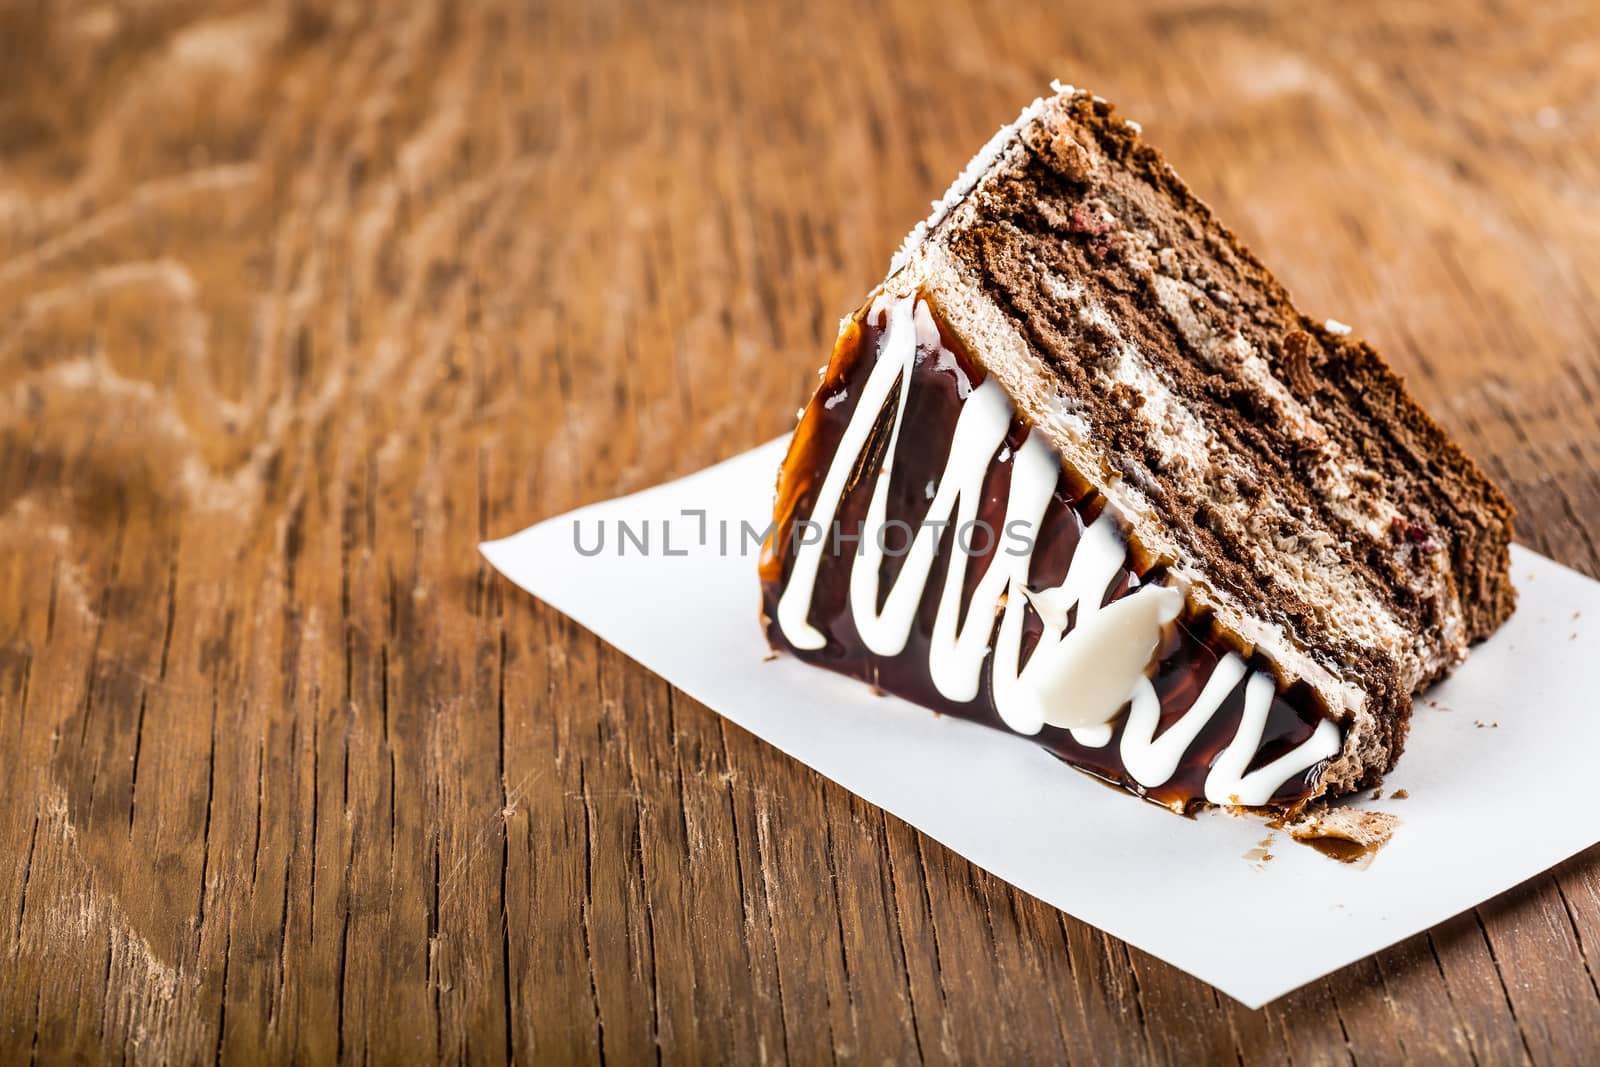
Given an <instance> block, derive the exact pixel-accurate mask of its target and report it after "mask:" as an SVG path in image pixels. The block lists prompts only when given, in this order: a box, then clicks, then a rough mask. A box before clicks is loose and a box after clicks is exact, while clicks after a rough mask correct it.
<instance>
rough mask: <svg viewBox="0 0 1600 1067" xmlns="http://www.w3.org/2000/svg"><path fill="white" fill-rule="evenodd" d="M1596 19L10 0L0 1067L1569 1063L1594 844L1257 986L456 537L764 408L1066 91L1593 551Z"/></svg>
mask: <svg viewBox="0 0 1600 1067" xmlns="http://www.w3.org/2000/svg"><path fill="white" fill-rule="evenodd" d="M1596 40H1600V12H1597V10H1596V9H1595V8H1594V6H1593V5H1590V4H1583V3H1542V4H1529V5H1519V6H1518V8H1517V9H1516V10H1511V9H1508V8H1506V7H1504V6H1502V5H1500V4H1496V3H1491V2H1472V3H1468V2H1462V3H1457V4H1449V5H1434V4H1425V3H1420V2H1415V0H1403V2H1392V3H1379V2H1375V0H1372V2H1367V0H1363V2H1358V3H1344V4H1338V5H1332V4H1329V5H1278V4H1272V3H1270V2H1268V0H1238V2H1227V3H1214V2H1204V0H1165V2H1157V3H1137V4H1135V3H1115V4H1094V5H1087V4H1083V5H1079V4H1052V5H1042V6H1038V7H1031V8H1028V9H1025V10H1016V11H1013V12H1010V13H1008V14H1007V15H1006V16H1005V17H994V16H991V15H990V14H988V13H986V12H985V11H984V10H982V9H980V8H979V7H977V6H975V5H970V4H969V5H963V4H956V5H953V6H949V7H940V8H939V9H938V10H932V9H930V8H929V7H927V6H926V5H923V4H917V3H911V2H909V0H891V2H889V3H886V4H885V5H884V6H883V7H881V8H879V9H874V10H871V11H862V10H858V9H857V7H856V5H852V4H845V3H836V2H819V3H814V4H808V5H792V6H786V7H780V6H778V5H744V4H735V3H716V4H713V3H708V4H704V5H691V4H686V3H659V4H635V5H629V4H622V3H611V2H596V3H584V4H579V3H571V4H552V3H543V2H540V0H535V2H534V3H531V4H529V3H525V2H519V3H511V2H496V0H475V2H473V3H453V2H450V0H417V2H414V3H406V4H389V3H376V2H374V3H371V4H361V3H354V2H349V3H342V4H328V5H322V4H311V3H303V4H287V5H282V4H273V3H256V4H200V3H189V2H182V0H148V2H144V3H139V4H132V3H128V4H105V3H87V2H78V0H0V768H3V770H0V856H3V857H4V862H3V863H0V1060H3V1061H5V1062H24V1061H30V1060H33V1059H38V1060H41V1061H46V1062H49V1061H58V1060H66V1059H72V1058H75V1057H81V1058H83V1059H87V1060H90V1061H114V1060H122V1059H128V1060H133V1061H136V1062H160V1061H170V1062H182V1063H190V1062H196V1061H207V1060H226V1061H230V1062H232V1061H239V1060H255V1059H258V1058H262V1057H264V1056H270V1057H274V1058H282V1057H286V1056H290V1055H293V1056H297V1057H298V1058H300V1059H303V1060H309V1061H325V1060H330V1059H333V1058H336V1057H337V1058H341V1059H345V1060H349V1061H352V1062H356V1061H367V1060H372V1061H377V1062H392V1061H399V1060H405V1061H414V1060H416V1059H419V1058H424V1057H432V1056H437V1057H440V1058H444V1059H450V1060H471V1061H476V1062H500V1061H506V1060H513V1059H514V1060H517V1061H522V1062H561V1061H598V1060H605V1061H608V1062H611V1063H618V1062H629V1063H631V1062H638V1061H644V1062H650V1061H652V1060H657V1061H672V1062H680V1061H695V1060H707V1059H709V1060H723V1061H730V1062H757V1061H759V1062H769V1061H770V1062H796V1063H812V1062H817V1061H826V1060H831V1059H837V1060H841V1061H850V1062H882V1061H885V1060H892V1061H896V1062H916V1061H928V1062H939V1063H943V1062H951V1061H966V1062H980V1063H991V1062H994V1063H999V1062H1023V1061H1037V1060H1046V1059H1050V1060H1066V1061H1070V1062H1074V1063H1099V1062H1124V1061H1141V1060H1144V1061H1153V1062H1179V1063H1188V1062H1195V1061H1210V1060H1223V1061H1248V1062H1254V1061H1257V1060H1279V1059H1292V1060H1293V1061H1294V1062H1296V1063H1342V1062H1347V1061H1358V1062H1385V1061H1392V1060H1412V1061H1416V1060H1434V1059H1449V1060H1455V1061H1460V1060H1471V1061H1475V1062H1480V1063H1502V1062H1514V1061H1519V1060H1531V1061H1534V1062H1539V1063H1558V1062H1568V1061H1574V1060H1577V1061H1582V1060H1584V1059H1590V1060H1592V1058H1593V1052H1594V1046H1595V1045H1596V1044H1597V1043H1600V992H1597V986H1596V974H1595V971H1594V967H1595V964H1596V962H1597V961H1595V960H1594V959H1593V958H1592V957H1594V955H1595V953H1596V952H1600V852H1595V851H1591V852H1589V853H1586V854H1584V855H1582V856H1579V857H1577V858H1575V859H1573V860H1571V861H1569V862H1568V863H1566V864H1563V865H1562V866H1561V867H1559V868H1557V869H1556V870H1555V871H1553V872H1551V873H1548V874H1546V875H1543V876H1540V877H1539V878H1536V879H1533V880H1532V881H1531V882H1529V883H1528V884H1526V885H1524V886H1522V887H1520V888H1518V889H1516V890H1515V891H1513V892H1511V893H1509V894H1507V895H1506V896H1504V897H1503V898H1500V899H1498V900H1495V901H1493V902H1491V903H1489V904H1487V905H1485V906H1483V907H1481V908H1478V909H1476V911H1475V912H1473V913H1471V914H1468V915H1464V916H1461V917H1458V918H1456V919H1454V920H1452V921H1450V922H1447V923H1445V924H1443V925H1442V926H1440V927H1439V928H1437V929H1435V930H1433V931H1431V932H1429V933H1427V934H1424V935H1421V936H1419V937H1415V938H1412V939H1411V940H1409V941H1407V942H1405V943H1403V944H1401V945H1398V946H1396V947H1395V948H1393V949H1391V950H1389V951H1387V952H1384V953H1382V954H1380V955H1379V956H1377V957H1376V958H1373V959H1369V960H1366V961H1363V962H1361V963H1359V964H1356V965H1354V966H1352V967H1350V968H1348V969H1346V970H1345V971H1343V972H1340V973H1338V974H1336V975H1334V976H1332V977H1330V978H1328V979H1326V980H1324V981H1319V982H1316V983H1314V984H1312V985H1311V986H1309V987H1307V988H1305V989H1303V990H1301V991H1299V992H1297V993H1295V994H1293V995H1291V996H1289V997H1287V998H1285V999H1284V1000H1282V1001H1280V1002H1278V1003H1276V1004H1274V1005H1272V1006H1269V1007H1268V1008H1266V1009H1265V1010H1262V1011H1247V1010H1245V1009H1243V1008H1242V1007H1240V1006H1239V1005H1237V1004H1235V1003H1233V1002H1231V1001H1229V1000H1228V999H1226V998H1224V997H1221V996H1219V995H1218V994H1216V993H1215V992H1213V991H1212V990H1211V989H1210V988H1209V987H1208V986H1206V985H1204V984H1203V983H1200V982H1198V981H1196V980H1194V979H1192V978H1189V977H1187V976H1186V975H1183V974H1181V973H1179V972H1177V971H1175V970H1173V969H1172V968H1171V967H1168V966H1166V965H1165V964H1163V963H1161V962H1159V961H1157V960H1155V959H1152V958H1150V957H1148V956H1146V955H1144V954H1143V953H1141V952H1139V951H1137V950H1134V949H1130V948H1128V947H1127V946H1125V945H1123V944H1122V943H1120V942H1118V941H1116V940H1114V939H1111V938H1108V937H1105V936H1103V935H1101V934H1099V933H1098V932H1096V931H1094V930H1092V929H1090V928H1088V927H1086V926H1084V925H1082V924H1080V923H1078V922H1076V921H1074V920H1073V919H1071V918H1068V917H1066V916H1063V915H1061V914H1059V913H1057V912H1056V911H1054V910H1052V909H1050V908H1047V907H1045V906H1043V905H1041V904H1039V903H1038V902H1037V901H1034V900H1032V899H1030V898H1028V897H1025V896H1023V895H1021V894H1019V893H1017V892H1016V891H1015V890H1013V889H1011V888H1010V887H1008V886H1007V885H1005V884H1004V883H1002V882H1000V881H998V880H996V879H994V878H992V877H990V876H988V875H987V874H985V873H984V872H982V871H979V870H977V869H975V868H973V867H972V866H970V865H969V864H967V863H966V862H964V861H963V860H961V859H959V858H958V857H955V856H953V855H951V854H950V853H948V852H946V851H945V850H944V849H943V848H942V847H940V846H939V845H937V844H936V843H934V842H932V841H929V840H927V839H926V838H924V837H923V836H922V835H920V834H918V833H917V832H915V831H913V830H911V829H909V828H908V827H906V826H905V825H904V824H902V823H900V822H898V821H896V820H894V819H892V818H888V817H886V816H885V815H884V814H883V813H882V812H880V811H878V810H877V809H875V808H872V807H870V806H868V805H866V804H864V803H862V802H861V801H859V800H857V799H856V798H854V797H852V796H850V795H849V794H847V793H845V792H843V791H841V790H840V789H838V788H836V787H834V786H833V785H831V784H829V783H828V782H826V781H823V780H822V779H820V778H819V777H818V776H817V775H815V774H813V773H812V772H810V771H809V770H807V769H806V768H804V767H802V766H799V765H797V764H795V763H793V762H792V761H790V760H788V759H787V758H785V757H783V756H781V755H779V754H778V753H776V752H774V751H773V750H771V749H769V748H767V747H765V746H764V745H762V744H760V743H758V742H756V741H755V740H754V739H753V738H751V737H750V736H748V735H746V734H745V733H743V732H741V731H740V730H738V729H737V728H735V727H732V726H729V725H727V724H726V723H725V722H723V721H722V720H721V719H720V718H719V717H718V716H716V715H714V714H712V713H710V712H709V711H708V710H707V709H705V708H704V707H702V706H700V705H698V704H696V703H695V702H694V701H692V700H690V699H688V698H687V697H685V696H684V695H683V694H681V693H678V692H675V691H674V690H673V689H672V688H671V687H669V686H668V685H666V684H665V683H663V682H662V681H661V680H660V679H658V678H656V677H654V676H652V675H650V674H648V673H647V672H645V671H643V670H642V669H640V668H638V667H637V666H635V665H633V664H632V663H630V662H629V661H628V660H626V659H625V658H624V657H622V656H621V655H619V654H618V653H617V652H615V651H614V650H613V649H611V648H609V647H607V646H605V645H604V644H602V643H601V642H599V641H597V640H596V639H595V638H594V637H593V636H591V635H589V634H588V633H586V632H584V631H583V630H581V629H580V628H578V627H577V626H575V625H574V624H573V623H571V622H570V621H568V620H566V619H565V618H563V617H561V616H560V615H558V614H557V613H555V612H553V611H551V610H550V609H548V608H546V607H544V606H543V605H541V604H538V603H535V602H533V601H531V600H530V599H528V598H525V597H523V596H521V595H518V594H516V593H515V592H514V591H513V590H511V589H510V588H509V587H508V586H507V585H506V583H504V582H502V581H500V580H498V579H497V578H495V577H494V576H492V575H491V574H490V573H489V572H488V571H487V570H486V569H485V567H484V566H483V565H482V564H481V563H480V562H479V561H478V559H477V556H476V554H475V551H474V545H475V543H476V542H477V541H478V540H479V539H480V538H482V537H484V536H486V535H499V534H504V533H507V532H510V531H512V530H514V529H517V528H520V527H521V526H524V525H526V524H529V523H531V522H533V521H535V520H537V519H540V518H543V517H546V516H549V515H553V514H556V513H558V512H560V511H562V510H565V509H567V508H571V507H573V506H576V505H579V504H583V503H585V502H589V501H593V500H596V499H600V498H603V497H606V496H610V495H612V494H615V493H617V492H619V491H624V490H631V489H637V488H641V487H643V486H646V485H649V484H651V483H654V482H657V481H660V480H663V479H666V478H669V477H671V476H674V475H678V474H683V473H686V472H688V471H690V470H693V469H695V468H697V467H699V466H701V465H704V464H706V463H708V462H710V461H712V460H715V459H718V458H721V457H724V456H727V455H730V454H732V453H734V452H736V451H738V450H741V449H743V448H746V447H749V446H751V445H754V444H756V443H758V442H761V441H763V440H766V439H768V438H770V437H772V436H774V435H776V434H778V433H780V432H782V431H783V430H785V429H786V428H787V427H788V426H789V425H790V424H791V423H792V412H793V411H794V408H795V406H796V405H797V403H798V402H800V401H801V400H802V399H803V398H804V396H805V393H806V390H807V389H808V387H809V383H810V382H811V381H812V375H813V372H814V369H815V367H816V366H817V364H818V363H819V362H820V361H821V359H822V358H823V356H824V355H825V353H826V351H827V349H828V346H829V343H830V341H831V338H832V335H833V331H834V328H835V323H836V322H837V319H838V316H839V315H840V314H842V313H844V312H846V311H848V310H849V309H850V308H852V307H853V306H854V303H855V301H856V299H857V298H858V297H859V296H860V294H861V293H863V292H865V291H866V290H867V288H868V287H869V286H870V285H871V284H873V283H874V282H875V281H876V280H877V279H878V278H879V277H880V276H881V274H882V271H883V268H884V266H885V264H886V262H887V259H888V254H889V252H890V250H891V249H892V248H893V247H894V246H895V245H896V243H897V242H898V240H899V238H900V236H901V235H902V234H903V232H904V231H905V230H906V229H908V228H909V227H910V225H911V224H912V223H913V222H914V221H915V220H916V219H917V218H919V217H920V216H921V215H922V214H923V212H924V210H925V207H926V203H927V201H928V200H929V199H931V198H933V197H934V196H936V195H938V193H939V192H940V191H941V190H942V189H943V187H944V185H945V183H946V181H947V180H948V179H949V177H950V176H951V175H953V174H954V173H955V172H956V171H957V170H958V169H959V168H960V167H961V165H962V164H963V163H964V162H965V160H966V158H967V156H968V155H969V154H970V153H971V152H972V151H973V150H974V149H976V147H977V146H978V145H980V144H981V143H983V141H984V140H985V139H986V138H987V136H988V135H989V133H990V132H991V131H992V130H993V128H994V127H996V126H997V125H998V124H999V123H1000V122H1002V121H1005V120H1007V119H1009V118H1010V117H1011V116H1012V115H1013V114H1015V112H1016V110H1017V108H1018V107H1019V106H1020V105H1021V104H1022V103H1023V102H1024V101H1026V100H1028V99H1031V98H1032V97H1033V96H1034V95H1036V94H1037V93H1038V92H1039V91H1040V90H1041V88H1042V87H1043V86H1044V85H1045V83H1046V82H1047V81H1048V80H1049V79H1050V78H1051V77H1054V76H1060V77H1062V78H1064V79H1066V80H1070V81H1073V82H1076V83H1077V84H1080V85H1087V86H1090V87H1092V88H1094V89H1095V90H1096V91H1098V92H1100V93H1102V94H1104V95H1106V96H1107V97H1109V98H1111V99H1113V100H1115V101H1117V102H1118V103H1119V104H1120V106H1121V108H1122V110H1123V112H1124V113H1125V114H1127V115H1129V116H1131V117H1134V118H1137V119H1139V120H1141V121H1142V122H1143V123H1144V126H1145V130H1146V132H1147V135H1148V136H1149V137H1150V138H1151V139H1152V140H1153V141H1155V142H1156V143H1158V144H1160V145H1161V146H1163V148H1164V149H1165V150H1166V151H1167V153H1168V155H1169V156H1170V157H1171V158H1172V160H1173V161H1174V162H1175V164H1176V165H1177V167H1178V168H1179V170H1180V171H1181V172H1182V173H1183V174H1184V175H1185V176H1186V177H1187V178H1188V179H1189V180H1190V182H1191V183H1192V184H1193V185H1194V186H1195V188H1196V189H1198V190H1199V191H1200V192H1201V193H1202V195H1204V196H1206V197H1207V198H1208V199H1210V200H1211V201H1212V202H1213V203H1214V204H1215V206H1216V207H1217V208H1218V210H1219V212H1220V213H1221V214H1222V216H1223V217H1224V218H1226V219H1227V220H1228V221H1229V222H1230V224H1231V225H1233V226H1234V227H1235V228H1236V229H1238V230H1239V231H1240V232H1241V233H1242V234H1243V235H1244V237H1245V239H1246V240H1247V241H1248V242H1249V243H1250V244H1251V245H1252V246H1253V247H1254V248H1255V249H1256V250H1257V251H1258V252H1259V253H1260V254H1261V255H1262V257H1263V258H1264V259H1265V260H1266V261H1267V262H1269V263H1271V264H1273V265H1274V266H1275V267H1277V268H1278V269H1279V271H1280V273H1281V276H1282V278H1283V280H1284V281H1285V283H1286V284H1288V285H1289V287H1290V288H1291V289H1292V290H1293V291H1294V292H1295V293H1296V294H1297V296H1298V297H1299V298H1300V300H1301V302H1302V303H1303V306H1305V307H1307V308H1308V309H1312V310H1313V311H1315V312H1317V313H1323V314H1327V315H1331V316H1333V317H1336V318H1339V319H1342V320H1345V321H1348V322H1352V323H1354V324H1355V325H1356V328H1357V330H1358V331H1359V332H1360V333H1361V334H1363V335H1364V336H1366V337H1368V338H1370V339H1371V340H1373V341H1374V342H1375V343H1376V344H1377V345H1378V346H1379V348H1380V349H1381V350H1382V351H1384V352H1385V353H1386V354H1387V355H1388V356H1389V357H1390V359H1391V360H1392V361H1393V362H1394V363H1395V365H1396V366H1397V367H1398V368H1399V369H1400V370H1402V371H1403V372H1404V373H1405V374H1407V375H1408V376H1409V379H1410V381H1411V384H1412V385H1413V387H1414V389H1415V391H1416V392H1417V394H1418V396H1419V397H1420V398H1421V399H1422V401H1423V402H1424V403H1425V404H1426V406H1428V407H1429V409H1430V410H1431V411H1433V412H1434V413H1436V415H1437V416H1438V417H1439V419H1440V420H1441V421H1442V422H1443V423H1445V424H1446V425H1447V426H1448V427H1449V428H1450V430H1451V431H1453V432H1454V433H1455V434H1456V435H1458V436H1459V438H1460V439H1461V440H1462V441H1463V442H1464V443H1465V444H1466V445H1467V446H1468V448H1469V450H1470V451H1472V452H1473V453H1474V454H1475V455H1476V456H1478V457H1479V458H1480V459H1481V460H1482V461H1483V462H1484V463H1485V465H1486V466H1487V468H1488V469H1489V470H1490V471H1491V473H1492V474H1493V475H1494V476H1495V477H1496V478H1497V479H1498V480H1499V481H1500V483H1501V484H1502V485H1503V486H1504V487H1505V488H1506V490H1507V492H1508V493H1509V494H1510V495H1511V496H1512V498H1513V499H1514V500H1515V502H1516V503H1517V505H1518V507H1519V508H1520V509H1521V518H1520V523H1519V529H1520V536H1521V538H1522V539H1523V540H1524V541H1525V542H1526V543H1528V544H1530V545H1532V546H1533V547H1535V548H1537V549H1538V550H1540V551H1542V552H1545V553H1547V554H1549V555H1552V556H1554V557H1555V558H1556V559H1558V560H1561V561H1562V562H1564V563H1567V564H1569V565H1571V566H1573V567H1576V568H1578V569H1579V570H1582V571H1585V572H1587V573H1588V574H1591V575H1600V299H1597V289H1600V198H1597V196H1596V190H1597V188H1600V77H1597V71H1600V53H1597V51H1596V45H1595V42H1596ZM753 581H754V580H753V578H752V588H753ZM753 596H754V594H753V593H752V597H753ZM753 603H754V600H753V599H752V604H753ZM752 610H753V608H752ZM752 625H754V620H753V619H752Z"/></svg>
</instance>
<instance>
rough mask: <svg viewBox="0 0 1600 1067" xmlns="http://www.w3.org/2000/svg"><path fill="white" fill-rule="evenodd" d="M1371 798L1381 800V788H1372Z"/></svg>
mask: <svg viewBox="0 0 1600 1067" xmlns="http://www.w3.org/2000/svg"><path fill="white" fill-rule="evenodd" d="M1372 799H1373V800H1382V799H1383V790H1381V789H1374V790H1373V791H1372Z"/></svg>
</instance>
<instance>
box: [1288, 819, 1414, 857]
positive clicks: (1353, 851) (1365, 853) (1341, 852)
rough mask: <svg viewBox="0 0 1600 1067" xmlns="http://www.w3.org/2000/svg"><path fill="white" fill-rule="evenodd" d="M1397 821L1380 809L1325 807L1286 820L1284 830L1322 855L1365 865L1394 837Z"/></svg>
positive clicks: (1398, 822) (1398, 821) (1398, 823)
mask: <svg viewBox="0 0 1600 1067" xmlns="http://www.w3.org/2000/svg"><path fill="white" fill-rule="evenodd" d="M1399 825H1400V820H1399V819H1397V818H1395V817H1394V816H1393V815H1389V814H1386V813H1384V812H1381V811H1358V810H1356V809H1355V808H1328V809H1326V810H1324V811H1317V812H1310V813H1307V814H1304V815H1301V816H1299V817H1298V818H1296V819H1294V820H1293V821H1291V822H1285V823H1284V824H1283V830H1284V832H1285V833H1287V834H1288V835H1289V836H1290V837H1292V838H1293V839H1294V840H1296V841H1299V842H1300V843H1301V844H1305V845H1310V846H1311V847H1312V848H1314V849H1316V850H1317V851H1318V852H1320V853H1322V854H1323V855H1324V856H1328V857H1331V858H1332V859H1336V860H1338V861H1339V862H1340V863H1353V864H1357V865H1359V866H1361V867H1366V866H1367V865H1368V864H1370V863H1371V862H1372V858H1373V857H1374V856H1376V855H1377V854H1378V850H1379V849H1381V848H1382V847H1383V846H1384V845H1387V844H1388V843H1389V841H1390V839H1391V838H1393V837H1394V830H1395V827H1396V826H1399Z"/></svg>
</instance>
